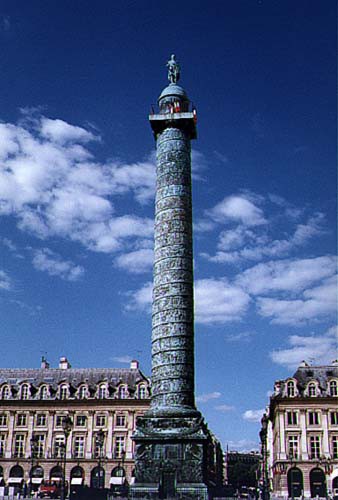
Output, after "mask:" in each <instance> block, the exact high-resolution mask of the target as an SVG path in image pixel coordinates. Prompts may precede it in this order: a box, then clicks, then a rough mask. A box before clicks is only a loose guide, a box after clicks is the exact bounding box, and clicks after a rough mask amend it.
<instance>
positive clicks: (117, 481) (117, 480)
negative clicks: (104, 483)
mask: <svg viewBox="0 0 338 500" xmlns="http://www.w3.org/2000/svg"><path fill="white" fill-rule="evenodd" d="M123 483H124V477H111V478H110V481H109V484H123Z"/></svg>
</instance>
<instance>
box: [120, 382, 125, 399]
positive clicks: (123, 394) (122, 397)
mask: <svg viewBox="0 0 338 500" xmlns="http://www.w3.org/2000/svg"><path fill="white" fill-rule="evenodd" d="M119 398H120V399H127V388H126V386H125V385H121V387H120V388H119Z"/></svg>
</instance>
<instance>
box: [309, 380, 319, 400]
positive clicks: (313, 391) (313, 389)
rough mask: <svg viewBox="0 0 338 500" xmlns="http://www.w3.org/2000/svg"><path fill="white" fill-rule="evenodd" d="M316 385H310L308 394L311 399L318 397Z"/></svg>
mask: <svg viewBox="0 0 338 500" xmlns="http://www.w3.org/2000/svg"><path fill="white" fill-rule="evenodd" d="M316 392H317V391H316V384H315V383H313V382H311V384H309V385H308V394H309V396H310V397H313V396H316Z"/></svg>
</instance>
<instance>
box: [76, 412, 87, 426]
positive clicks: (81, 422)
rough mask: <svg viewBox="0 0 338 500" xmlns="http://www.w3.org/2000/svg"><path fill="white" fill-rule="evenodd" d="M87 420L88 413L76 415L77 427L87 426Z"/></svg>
mask: <svg viewBox="0 0 338 500" xmlns="http://www.w3.org/2000/svg"><path fill="white" fill-rule="evenodd" d="M86 421H87V417H86V415H76V420H75V425H76V426H77V427H85V426H86Z"/></svg>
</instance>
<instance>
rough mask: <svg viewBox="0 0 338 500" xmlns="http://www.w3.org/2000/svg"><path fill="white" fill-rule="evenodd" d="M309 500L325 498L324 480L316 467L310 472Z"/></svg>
mask: <svg viewBox="0 0 338 500" xmlns="http://www.w3.org/2000/svg"><path fill="white" fill-rule="evenodd" d="M310 490H311V498H316V497H322V498H323V497H326V496H327V491H326V480H325V474H324V472H323V470H322V469H320V468H319V467H316V468H315V469H312V470H311V471H310Z"/></svg>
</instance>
